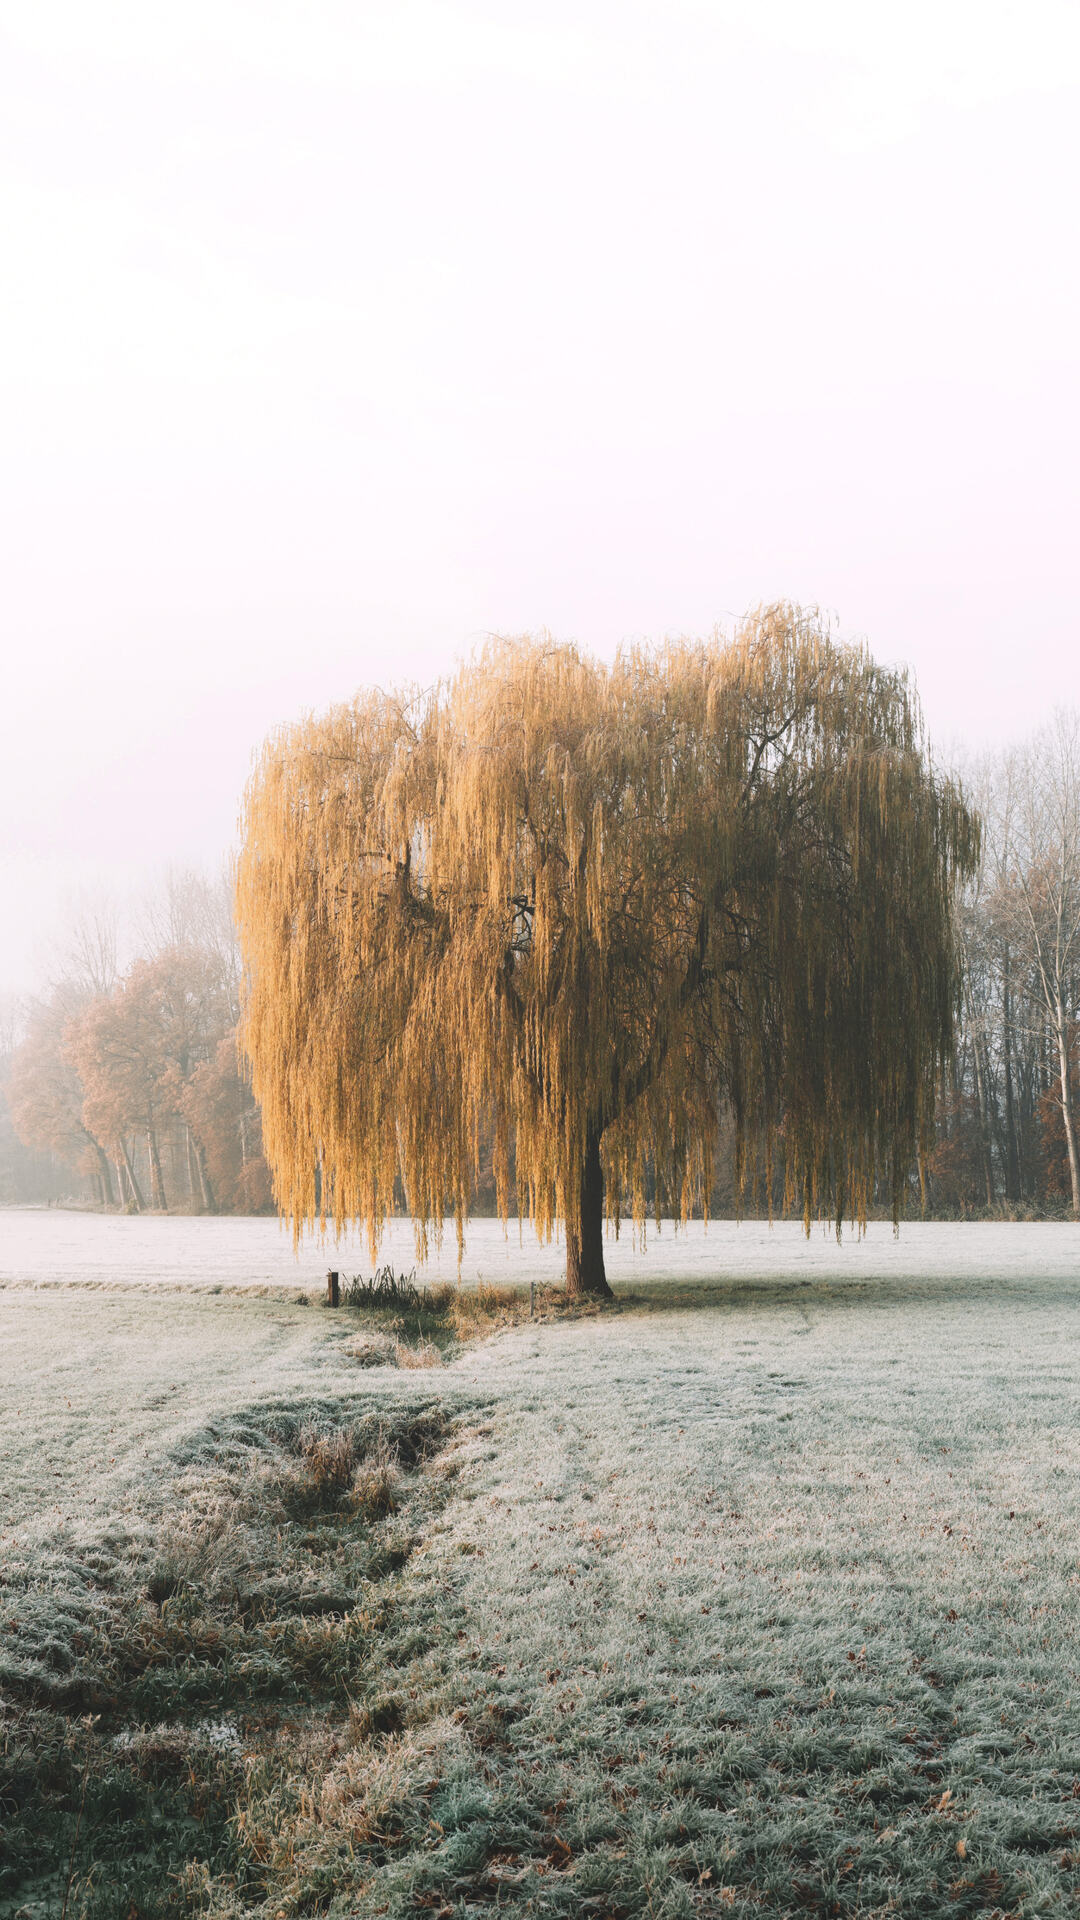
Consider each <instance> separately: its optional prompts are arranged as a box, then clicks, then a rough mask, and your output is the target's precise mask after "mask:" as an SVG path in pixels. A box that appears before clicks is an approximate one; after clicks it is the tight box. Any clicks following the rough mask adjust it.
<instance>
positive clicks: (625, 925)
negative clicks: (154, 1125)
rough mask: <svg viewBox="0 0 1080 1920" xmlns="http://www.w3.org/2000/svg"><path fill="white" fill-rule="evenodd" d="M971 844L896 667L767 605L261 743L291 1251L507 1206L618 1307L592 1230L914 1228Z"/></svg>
mask: <svg viewBox="0 0 1080 1920" xmlns="http://www.w3.org/2000/svg"><path fill="white" fill-rule="evenodd" d="M976 854H977V826H976V823H975V822H974V820H973V818H972V816H971V815H970V814H969V812H968V811H967V810H966V808H965V806H964V804H963V800H962V797H961V795H960V794H959V792H958V791H957V790H956V789H955V788H954V787H953V786H952V785H950V784H949V782H947V781H945V780H943V779H941V778H939V777H937V776H936V774H935V772H934V770H933V768H932V766H931V764H930V760H929V756H928V752H927V749H926V744H925V740H924V736H923V733H922V727H921V721H920V718H919V713H918V708H917V706H916V703H915V700H914V696H913V694H912V692H911V689H910V687H909V684H908V682H907V680H906V678H905V676H904V675H903V674H902V673H897V672H892V671H886V670H884V669H882V668H881V667H879V666H877V665H876V664H875V663H874V661H873V660H872V659H871V658H870V656H869V654H868V653H867V652H866V651H865V649H863V648H856V647H847V646H841V645H838V644H837V643H836V642H835V641H834V640H833V639H832V638H831V637H830V635H829V633H828V631H827V629H826V628H825V627H824V626H823V624H822V622H821V621H820V620H819V618H818V617H817V616H816V615H814V614H812V613H806V612H804V611H801V610H799V609H797V608H792V607H789V606H774V607H770V608H767V609H764V610H762V611H760V612H759V613H758V614H756V615H755V616H753V617H752V618H751V619H749V620H748V621H747V622H746V623H745V624H744V626H743V627H742V629H741V630H740V631H739V632H738V634H737V635H736V637H735V638H734V639H733V640H731V641H724V640H721V639H719V638H714V639H712V640H710V641H707V642H703V643H690V642H679V643H677V644H669V645H666V646H664V647H662V648H660V649H658V650H654V651H649V650H645V649H638V648H634V649H629V650H627V651H624V652H623V653H621V654H620V655H619V657H618V658H617V660H616V661H615V663H614V665H612V666H608V665H604V664H601V663H599V662H597V661H595V660H592V659H590V658H589V657H588V656H587V655H585V654H583V653H582V652H580V651H579V650H578V649H577V648H575V647H572V646H562V645H555V644H553V643H552V642H550V641H548V640H546V639H541V640H526V641H493V642H492V643H491V644H489V645H488V646H487V647H486V648H485V649H484V650H483V651H482V652H481V653H480V654H479V655H478V656H477V657H476V658H475V659H474V661H473V662H472V663H471V664H470V665H468V666H466V667H464V668H462V669H461V671H460V672H459V673H458V674H457V676H456V678H454V679H452V680H450V681H449V682H447V683H445V684H443V685H440V686H438V687H435V688H433V689H429V690H427V691H418V690H409V691H405V692H393V693H383V692H369V693H364V694H362V695H361V696H360V697H359V698H357V700H355V701H354V702H353V703H352V704H351V705H348V706H342V707H338V708H335V709H333V710H332V711H331V712H330V713H329V714H327V715H326V716H325V717H323V718H320V719H317V720H312V719H308V720H305V721H303V722H301V723H300V724H298V725H296V726H293V727H291V728H289V729H287V730H285V731H283V732H281V733H279V734H278V735H276V736H275V737H274V738H273V739H271V740H270V741H269V743H268V744H267V746H266V748H265V750H264V752H263V755H262V759H261V762H260V763H259V765H258V767H257V770H256V772H255V775H254V777H253V780H252V782H251V785H250V787H249V790H248V794H247V798H246V811H245V821H244V841H243V851H242V854H241V858H240V862H239V871H238V908H239V924H240V930H241V940H242V947H243V953H244V959H245V963H246V979H247V986H246V1000H245V1007H244V1017H243V1026H242V1033H243V1045H244V1047H245V1049H246V1052H247V1055H248V1058H249V1060H250V1063H251V1068H252V1072H253V1076H254V1084H255V1090H256V1093H257V1095H258V1098H259V1100H260V1102H261V1105H262V1115H263V1137H264V1141H265V1148H266V1153H267V1156H268V1158H269V1161H270V1164H271V1166H272V1169H273V1173H274V1178H275V1182H276V1191H277V1195H278V1201H279V1204H280V1206H281V1208H282V1210H283V1211H284V1212H286V1213H287V1214H289V1215H291V1217H292V1219H293V1222H294V1226H295V1228H296V1231H297V1232H299V1231H301V1230H302V1228H303V1227H304V1226H305V1225H309V1224H311V1225H313V1224H314V1223H316V1222H319V1223H320V1224H321V1225H325V1224H326V1222H327V1220H330V1221H332V1222H333V1224H334V1225H335V1226H336V1227H337V1228H341V1227H343V1226H344V1225H345V1224H346V1223H349V1222H353V1221H363V1222H365V1223H366V1226H367V1230H368V1233H369V1236H370V1239H371V1244H372V1252H373V1255H374V1249H375V1246H376V1245H377V1240H378V1235H379V1232H380V1230H381V1228H382V1226H383V1223H384V1222H385V1219H386V1217H387V1215H388V1214H389V1213H390V1212H391V1211H393V1209H394V1206H395V1199H396V1197H398V1196H401V1195H403V1197H404V1200H405V1203H406V1205H407V1207H408V1208H409V1210H410V1212H411V1213H412V1215H413V1218H414V1220H415V1222H416V1226H417V1236H418V1253H419V1254H420V1256H421V1257H423V1255H424V1254H426V1252H427V1248H428V1234H429V1232H430V1231H432V1230H434V1232H436V1233H438V1232H440V1231H441V1223H442V1221H443V1218H444V1215H446V1214H451V1215H453V1217H454V1218H455V1220H456V1223H457V1232H458V1241H459V1246H460V1244H461V1239H462V1232H463V1227H464V1223H465V1221H466V1219H467V1217H468V1213H469V1207H470V1198H471V1194H472V1191H473V1187H474V1183H475V1179H476V1176H477V1172H478V1165H479V1157H480V1152H481V1143H482V1141H486V1142H493V1148H492V1154H493V1167H494V1174H495V1183H496V1190H497V1194H498V1203H499V1207H500V1210H501V1212H502V1215H503V1218H504V1219H506V1217H507V1215H508V1213H509V1210H510V1208H511V1204H512V1201H513V1200H514V1199H515V1197H516V1204H517V1206H518V1208H519V1210H520V1211H521V1212H522V1213H525V1214H527V1215H528V1216H529V1217H531V1219H532V1220H533V1222H534V1223H535V1225H536V1228H537V1230H538V1232H539V1233H540V1235H541V1236H542V1237H545V1238H546V1237H549V1236H550V1235H551V1234H552V1233H553V1231H554V1230H555V1229H556V1227H557V1225H558V1223H560V1222H561V1223H562V1225H563V1227H564V1229H565V1236H566V1278H567V1287H568V1290H569V1291H570V1292H572V1293H576V1292H583V1293H591V1294H600V1295H604V1294H606V1293H607V1292H608V1287H607V1281H606V1277H605V1273H604V1249H603V1232H604V1219H605V1214H606V1216H607V1218H608V1219H609V1220H610V1221H612V1222H613V1223H614V1224H615V1225H616V1227H617V1225H618V1222H619V1220H620V1218H623V1217H627V1216H631V1217H633V1219H634V1221H635V1223H637V1224H639V1225H643V1224H644V1218H645V1214H646V1211H647V1197H648V1200H649V1202H650V1204H651V1206H653V1207H655V1210H656V1214H657V1216H658V1217H659V1215H660V1214H661V1213H669V1212H674V1213H676V1214H677V1215H679V1216H681V1217H682V1218H684V1219H685V1218H686V1217H687V1216H688V1215H689V1213H690V1212H691V1211H692V1210H693V1209H694V1208H695V1207H699V1206H703V1205H705V1204H706V1203H707V1197H708V1193H709V1190H710V1186H711V1180H712V1154H713V1146H714V1140H715V1137H716V1132H717V1123H718V1115H719V1114H720V1113H721V1112H722V1111H723V1110H725V1109H727V1110H729V1111H730V1113H731V1114H733V1116H734V1126H735V1136H736V1159H737V1179H738V1181H739V1185H740V1190H742V1189H743V1188H744V1187H745V1184H746V1182H747V1180H748V1179H749V1178H750V1177H751V1170H752V1169H754V1168H764V1169H765V1172H766V1176H767V1183H768V1185H769V1188H770V1191H771V1184H772V1175H773V1168H774V1164H775V1166H776V1168H777V1171H778V1172H779V1169H780V1168H781V1167H782V1169H783V1174H784V1181H785V1190H786V1196H787V1203H788V1204H789V1205H790V1206H793V1207H797V1208H798V1209H799V1210H801V1212H802V1214H803V1217H804V1219H805V1221H806V1223H807V1226H808V1227H809V1224H810V1222H811V1220H812V1219H814V1218H815V1217H827V1218H830V1219H832V1220H834V1221H835V1223H836V1225H837V1228H838V1229H839V1227H840V1225H841V1223H842V1222H843V1221H844V1220H845V1219H850V1220H858V1221H860V1222H864V1221H865V1219H866V1217H867V1210H868V1207H869V1205H870V1204H871V1200H872V1198H873V1196H874V1194H875V1193H876V1192H879V1191H880V1189H881V1184H882V1183H883V1182H884V1183H887V1186H888V1190H889V1192H890V1193H891V1199H892V1206H893V1210H894V1215H895V1217H897V1218H898V1217H899V1211H900V1207H901V1200H902V1195H903V1192H904V1190H905V1187H906V1184H907V1182H908V1179H909V1177H910V1172H911V1168H912V1166H913V1164H914V1161H915V1159H916V1156H917V1155H918V1153H919V1151H920V1148H921V1147H922V1146H923V1145H925V1144H926V1143H927V1141H928V1136H929V1132H930V1128H931V1124H932V1119H933V1097H934V1085H935V1081H936V1078H937V1074H938V1071H939V1069H940V1067H941V1066H942V1064H943V1063H944V1062H945V1061H946V1060H947V1059H948V1057H949V1055H950V1052H951V1050H952V1046H953V1023H954V1016H955V1012H956V1005H957V993H958V960H957V944H956V939H955V936H954V927H953V898H954V891H955V888H956V886H957V883H958V881H959V880H960V879H961V878H962V877H963V876H965V875H967V874H969V873H970V872H971V870H972V867H973V863H974V860H975V858H976Z"/></svg>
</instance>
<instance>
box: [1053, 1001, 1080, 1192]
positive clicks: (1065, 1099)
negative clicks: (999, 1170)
mask: <svg viewBox="0 0 1080 1920" xmlns="http://www.w3.org/2000/svg"><path fill="white" fill-rule="evenodd" d="M1055 1025H1056V1028H1057V1034H1056V1038H1057V1047H1058V1062H1059V1066H1060V1071H1061V1120H1062V1125H1063V1126H1064V1128H1065V1146H1066V1150H1067V1152H1068V1155H1069V1182H1070V1185H1071V1186H1072V1210H1073V1218H1074V1219H1076V1220H1080V1153H1078V1151H1077V1146H1076V1117H1075V1115H1074V1113H1073V1100H1072V1076H1071V1074H1070V1072H1069V1066H1070V1061H1069V1022H1068V1017H1067V1015H1066V1012H1065V1009H1064V1007H1062V1006H1061V1005H1060V1004H1059V1005H1058V1007H1057V1008H1056V1009H1055Z"/></svg>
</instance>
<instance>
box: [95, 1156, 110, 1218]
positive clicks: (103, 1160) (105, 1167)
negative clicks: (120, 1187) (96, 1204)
mask: <svg viewBox="0 0 1080 1920" xmlns="http://www.w3.org/2000/svg"><path fill="white" fill-rule="evenodd" d="M93 1146H94V1152H95V1154H96V1155H97V1170H98V1183H99V1185H100V1187H101V1203H102V1206H104V1207H111V1206H112V1179H111V1177H110V1173H109V1158H108V1155H107V1154H106V1152H105V1150H104V1148H103V1147H100V1146H99V1145H98V1143H97V1141H96V1140H95V1141H94V1143H93Z"/></svg>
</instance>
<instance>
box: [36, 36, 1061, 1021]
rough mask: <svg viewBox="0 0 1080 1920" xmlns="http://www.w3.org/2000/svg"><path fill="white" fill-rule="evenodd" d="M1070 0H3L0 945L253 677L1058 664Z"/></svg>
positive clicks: (237, 763) (43, 939)
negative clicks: (722, 643) (656, 663)
mask: <svg viewBox="0 0 1080 1920" xmlns="http://www.w3.org/2000/svg"><path fill="white" fill-rule="evenodd" d="M1078 77H1080V15H1078V13H1077V10H1076V8H1075V6H1074V5H1072V4H1068V0H1061V4H1053V3H1052V0H1032V4H1029V5H1027V6H1025V7H1024V8H1022V9H1021V8H1020V7H1018V6H1013V5H1006V4H1000V3H999V4H989V5H988V4H982V5H979V6H976V5H974V4H967V3H966V0H965V3H964V4H951V5H950V4H942V3H941V0H938V4H935V5H930V4H922V3H919V4H911V5H908V6H906V7H904V8H889V9H881V8H876V9H870V8H866V7H865V6H860V5H856V4H850V5H848V4H839V0H822V3H821V4H818V5H815V6H813V7H806V6H805V5H800V4H798V0H752V3H751V0H745V4H736V3H735V0H729V3H727V4H725V3H724V0H711V3H710V4H700V5H698V4H692V3H691V0H665V4H663V5H661V4H659V3H658V0H650V4H637V5H635V4H630V3H628V0H621V4H619V5H614V4H604V3H603V0H597V4H593V5H588V6H585V7H582V6H580V5H569V4H563V3H562V0H544V4H543V5H533V4H527V3H526V0H515V4H514V5H513V6H512V7H506V6H496V5H494V4H492V5H479V4H478V5H464V4H459V3H458V0H450V3H449V4H446V3H445V0H444V3H443V4H432V5H417V4H411V3H410V0H394V3H393V4H365V5H363V6H361V7H357V6H355V5H345V4H340V5H339V4H331V3H330V0H324V4H321V5H305V6H301V5H300V4H299V3H298V0H295V3H291V4H283V5H280V6H276V7H274V8H272V9H271V8H268V7H266V6H265V5H264V4H259V5H255V4H250V5H249V4H246V3H245V0H197V3H195V4H189V5H187V6H186V7H184V8H183V9H164V8H158V7H147V6H146V5H145V4H144V3H143V0H130V3H129V4H115V5H110V4H106V0H98V3H96V4H95V5H93V6H92V7H86V6H85V5H78V4H76V3H75V0H72V3H71V4H67V5H65V4H56V3H54V0H0V231H2V244H3V260H4V267H5V276H4V278H5V293H4V299H3V302H2V303H0V529H2V531H0V542H2V549H3V551H2V567H0V596H2V598H0V617H2V632H3V646H4V662H3V683H2V698H0V730H2V731H0V783H2V786H0V819H2V821H3V831H2V835H0V860H2V864H0V990H8V991H16V990H22V989H25V988H27V987H30V986H32V985H33V984H34V983H35V981H36V980H37V979H38V978H40V976H41V973H42V970H43V968H44V967H45V966H46V965H47V957H48V943H49V940H50V938H51V936H52V934H53V932H54V930H55V929H56V928H57V926H58V925H60V924H61V923H62V921H63V920H64V917H65V915H66V914H67V913H68V912H69V910H70V908H71V905H72V903H73V902H75V901H76V900H77V899H78V897H79V896H80V895H82V894H86V893H87V892H92V891H93V890H94V889H97V888H102V887H104V888H107V889H109V890H110V891H111V892H113V893H114V894H115V895H116V896H118V897H119V898H120V899H124V898H126V897H127V896H128V895H132V894H137V893H138V892H139V890H140V889H142V888H143V887H145V886H146V885H147V884H148V882H149V879H150V877H151V876H152V875H154V874H156V873H158V872H159V871H160V870H161V868H162V867H163V866H164V865H166V864H167V863H169V862H172V863H176V864H181V865H182V864H186V863H194V864H199V865H209V866H213V865H216V864H217V863H218V861H219V860H220V859H221V857H222V855H223V854H224V852H225V851H226V850H227V848H228V847H229V845H230V844H231V842H232V839H233V836H234V831H235V821H236V812H237V802H238V796H239V794H240V791H241V789H242V787H243V783H244V780H245V777H246V774H247V770H248V767H249V764H250V759H251V754H252V751H253V749H254V748H255V747H256V746H257V744H258V742H259V741H260V740H261V739H262V737H263V736H264V734H265V733H266V731H267V730H268V729H269V728H270V727H272V726H273V725H274V723H275V722H277V721H278V720H281V719H284V718H288V717H289V716H291V715H293V714H295V713H296V712H298V711H299V710H301V709H303V708H305V707H312V706H314V707H319V706H321V705H324V704H325V703H326V702H328V701H330V700H332V699H337V698H342V697H346V696H347V695H349V694H350V693H351V692H352V691H353V689H354V688H355V687H356V686H357V685H358V684H360V683H362V682H365V681H371V680H379V681H384V682H385V681H387V680H392V679H395V678H400V677H415V678H419V679H423V680H427V679H430V678H431V677H433V676H435V675H437V674H439V673H441V672H443V671H445V670H446V669H447V668H448V667H449V666H450V665H452V663H453V661H454V659H455V658H456V657H458V656H460V655H461V654H462V653H464V652H467V651H468V649H469V648H470V647H471V646H472V645H473V644H474V642H475V641H476V639H477V638H478V637H479V636H481V635H482V634H484V633H485V632H488V631H492V630H499V631H506V632H516V631H524V630H535V629H537V628H539V627H547V628H550V629H551V631H553V632H554V633H556V634H557V635H559V636H560V637H565V638H571V637H573V638H577V639H579V640H581V641H582V642H583V643H585V644H586V645H589V646H591V647H593V648H595V649H596V650H598V651H600V652H603V653H609V652H610V651H611V650H613V649H614V647H615V646H616V645H617V644H618V643H619V641H620V640H621V639H623V638H625V637H627V636H641V635H650V636H656V637H659V636H662V635H663V634H664V633H669V632H671V633H674V632H680V633H682V632H705V631H708V630H709V629H710V628H711V627H712V626H713V625H714V624H715V623H716V622H717V621H728V620H730V619H731V618H732V617H734V616H736V615H738V614H739V613H740V612H741V611H742V610H744V609H745V608H746V607H748V606H749V605H751V604H753V603H754V602H756V601H758V600H761V599H769V598H773V597H779V596H787V597H791V598H795V599H800V600H804V601H809V602H815V603H819V604H821V605H823V606H825V607H828V608H830V609H833V610H834V611H835V614H836V617H837V619H838V622H839V624H840V628H841V630H842V631H843V632H846V633H850V634H864V635H865V636H867V638H868V639H869V640H870V642H871V644H872V645H873V647H874V649H875V650H876V651H877V652H878V653H879V654H880V655H881V656H882V657H884V658H887V659H890V660H903V661H907V662H909V663H910V664H911V665H912V666H913V668H914V669H915V672H916V674H917V677H918V682H919V686H920V688H921V691H922V695H923V699H924V704H925V709H926V713H927V717H928V721H929V724H930V727H931V729H932V731H933V733H934V734H935V736H936V737H937V738H938V739H940V740H942V741H949V740H952V739H953V738H956V737H963V738H964V739H966V740H968V741H970V742H971V743H973V744H975V745H978V744H981V743H983V742H991V741H999V740H1002V739H1005V738H1007V737H1009V736H1010V735H1012V734H1014V733H1016V732H1018V731H1023V730H1024V729H1026V728H1028V727H1029V726H1031V725H1033V724H1035V723H1036V722H1037V721H1038V720H1039V719H1041V718H1042V717H1043V715H1045V714H1046V712H1047V711H1048V710H1049V709H1050V708H1051V707H1052V706H1053V704H1054V703H1055V701H1059V702H1060V701H1072V702H1075V701H1076V699H1077V697H1078V687H1077V674H1076V666H1075V661H1076V658H1077V655H1078V652H1080V648H1078V645H1077V619H1076V593H1075V579H1074V574H1075V566H1074V548H1075V529H1076V525H1077V517H1078V516H1077V508H1078V505H1080V501H1078V482H1077V464H1076V456H1075V449H1076V444H1077V428H1078V425H1080V421H1078V417H1077V416H1078V399H1077V381H1076V369H1075V342H1076V338H1077V332H1078V328H1077V322H1078V318H1080V315H1078V304H1080V303H1078V299H1077V282H1078V271H1080V270H1078V266H1077V249H1076V245H1075V209H1074V199H1075V182H1076V179H1077V166H1078V160H1080V154H1078V151H1077V147H1078V137H1077V131H1076V130H1077V127H1078V125H1080V115H1078V105H1080V102H1078V99H1077V94H1078V90H1080V89H1078Z"/></svg>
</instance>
